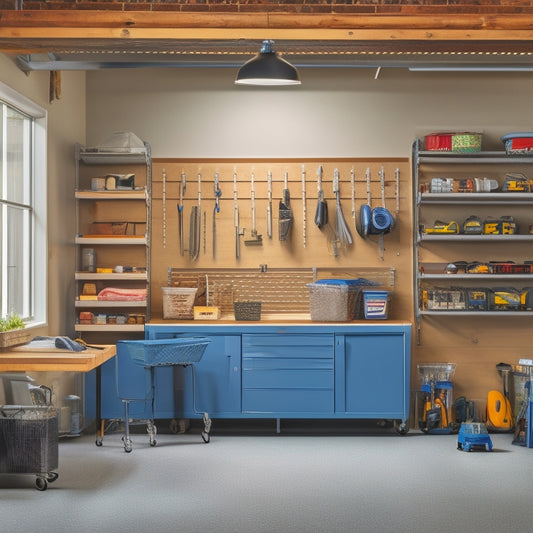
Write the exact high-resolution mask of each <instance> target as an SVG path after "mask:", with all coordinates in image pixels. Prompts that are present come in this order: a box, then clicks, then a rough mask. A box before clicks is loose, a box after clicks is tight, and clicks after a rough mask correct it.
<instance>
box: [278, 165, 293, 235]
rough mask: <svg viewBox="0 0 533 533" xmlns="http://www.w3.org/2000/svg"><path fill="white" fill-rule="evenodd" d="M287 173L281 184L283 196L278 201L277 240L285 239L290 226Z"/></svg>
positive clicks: (289, 197)
mask: <svg viewBox="0 0 533 533" xmlns="http://www.w3.org/2000/svg"><path fill="white" fill-rule="evenodd" d="M288 181H289V174H288V172H285V176H284V185H283V197H282V199H281V200H280V201H279V219H278V230H279V240H280V241H285V240H287V236H288V234H289V232H290V230H291V227H292V219H293V215H292V209H291V195H290V192H289V186H288Z"/></svg>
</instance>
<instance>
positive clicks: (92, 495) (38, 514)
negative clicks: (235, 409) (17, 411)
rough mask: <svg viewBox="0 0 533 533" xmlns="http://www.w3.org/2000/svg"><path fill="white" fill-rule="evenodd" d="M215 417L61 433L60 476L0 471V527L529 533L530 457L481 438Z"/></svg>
mask: <svg viewBox="0 0 533 533" xmlns="http://www.w3.org/2000/svg"><path fill="white" fill-rule="evenodd" d="M216 424H217V422H216V421H215V422H214V427H213V435H212V437H211V442H210V443H209V444H204V443H203V441H202V439H201V437H200V435H199V433H198V432H197V431H196V430H195V429H194V428H193V430H192V431H191V432H190V433H187V434H179V435H173V434H169V433H167V434H159V435H158V440H157V446H155V447H150V446H149V444H148V437H147V436H146V435H144V434H134V435H133V451H132V452H131V453H129V454H127V453H125V452H124V450H123V447H122V442H121V434H120V433H118V432H117V433H113V434H110V435H106V437H105V439H104V443H103V446H102V447H96V446H95V439H94V436H93V435H92V434H87V435H84V436H82V437H79V438H73V439H61V440H60V444H59V463H60V464H59V470H58V471H59V478H58V479H57V481H55V482H54V483H51V484H50V485H49V486H48V489H47V490H46V491H43V492H40V491H37V490H35V489H34V488H33V487H34V480H35V477H34V476H32V475H11V474H9V475H7V474H4V475H0V509H1V512H0V521H1V522H0V524H1V525H0V531H2V532H4V533H5V532H12V531H13V532H14V531H21V530H22V531H33V530H35V531H39V532H40V533H42V532H69V533H71V532H79V533H84V532H89V531H91V532H94V531H98V530H100V531H109V532H113V533H118V532H130V533H136V532H166V531H176V532H178V531H179V532H182V533H189V532H190V533H192V532H207V531H213V532H228V533H230V532H232V533H235V532H254V533H255V532H265V533H266V532H274V531H275V532H282V533H284V532H287V533H289V532H298V533H299V532H332V533H333V532H358V533H366V532H378V533H388V532H391V533H392V532H394V533H403V532H431V533H441V532H442V533H450V532H456V531H457V532H459V531H460V532H465V533H477V532H479V533H481V532H483V533H491V532H498V533H499V532H503V531H512V532H520V533H522V532H525V531H531V529H532V524H533V490H532V489H533V449H529V448H524V447H520V446H514V445H512V444H511V440H512V436H511V435H509V434H493V435H491V437H492V441H493V444H494V450H493V451H492V452H484V451H473V452H470V453H467V452H462V451H458V450H457V436H456V435H425V434H421V433H419V432H416V431H411V432H410V433H409V434H408V435H406V436H398V435H397V434H395V433H394V432H393V431H392V430H387V429H376V428H372V427H370V428H365V427H358V428H355V429H353V430H350V431H346V430H345V429H344V430H342V431H332V428H331V427H327V426H326V427H323V426H320V425H314V424H313V423H312V422H308V423H306V425H305V426H304V427H299V426H298V425H297V424H294V425H291V424H285V423H284V424H283V425H282V433H281V434H279V435H277V434H276V433H275V425H274V423H273V422H271V426H264V425H258V426H254V425H250V426H249V427H248V430H246V429H245V428H244V429H243V428H240V429H237V430H231V429H230V428H228V426H227V425H226V426H225V425H224V424H219V431H218V432H217V430H216Z"/></svg>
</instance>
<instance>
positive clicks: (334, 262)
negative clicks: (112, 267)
mask: <svg viewBox="0 0 533 533" xmlns="http://www.w3.org/2000/svg"><path fill="white" fill-rule="evenodd" d="M319 167H322V187H323V191H324V200H325V201H326V203H327V207H328V219H329V225H328V226H327V227H324V228H322V229H319V228H318V227H317V225H316V224H315V222H314V219H315V213H316V209H317V200H318V170H319ZM336 171H337V175H338V181H339V198H340V207H341V209H342V214H343V217H344V219H345V221H346V223H347V226H348V228H349V231H350V233H351V236H352V244H346V243H342V242H338V240H337V239H336V238H335V220H336V213H337V204H336V197H335V194H334V190H333V185H334V175H335V172H336ZM252 175H253V189H254V190H253V197H254V198H253V200H254V201H253V202H252ZM269 175H270V176H271V179H269ZM285 175H286V176H287V188H288V190H289V194H290V208H291V210H292V215H293V219H292V224H291V228H290V231H289V233H288V235H287V238H286V239H285V240H280V238H279V218H280V217H279V214H280V211H279V209H280V206H279V204H280V200H282V199H283V189H284V182H285ZM215 176H217V178H218V188H219V191H220V193H219V195H217V194H215ZM382 177H383V180H382ZM182 178H184V180H185V191H184V194H182V195H181V199H180V190H181V186H182ZM269 181H270V183H271V186H270V187H269ZM382 182H383V188H382ZM235 188H236V196H237V202H235V195H234V193H235V190H234V189H235ZM269 190H271V194H269ZM369 197H370V205H371V207H377V206H382V205H383V204H385V207H386V208H387V209H388V210H389V211H390V212H391V214H392V215H393V216H394V218H395V229H394V230H393V231H392V232H391V233H390V234H389V235H385V237H384V243H383V244H384V249H383V257H382V256H381V252H380V245H379V243H378V239H377V237H374V238H372V237H371V238H367V239H363V238H362V237H360V236H359V234H358V233H357V231H356V224H355V223H356V218H357V216H358V213H359V208H360V207H361V205H362V204H367V203H368V200H369ZM217 198H218V207H219V210H218V211H217V209H216V200H217ZM269 198H271V206H272V207H271V211H270V213H271V220H272V224H271V232H269V231H268V230H269V227H270V225H269V223H268V219H269V215H268V213H269V204H270V202H269ZM252 203H253V204H254V205H252ZM235 206H237V210H236V208H235ZM252 207H253V211H254V212H255V230H256V233H257V235H258V236H260V238H259V237H254V236H253V235H252V228H253V226H254V224H253V212H252ZM180 208H181V213H182V233H183V239H182V240H181V241H180V225H179V211H180ZM193 211H196V212H197V214H199V217H198V218H197V219H196V220H197V224H198V225H199V227H200V231H199V232H192V233H194V234H195V236H193V235H192V234H191V227H193V226H194V221H193V220H192V218H191V215H192V212H193ZM236 211H238V221H239V224H238V228H239V233H240V236H239V248H240V253H239V257H238V258H237V257H236V255H237V254H236V249H237V246H236V241H237V236H236V224H235V220H236V217H235V215H236ZM410 213H411V173H410V164H409V160H408V159H407V158H353V159H350V158H338V159H332V158H323V159H321V158H312V159H309V158H302V159H298V158H294V159H154V160H153V167H152V247H151V253H152V275H151V279H152V312H153V313H155V315H156V316H157V314H159V313H158V309H159V307H160V306H161V299H160V294H159V292H160V291H159V289H158V285H159V286H165V285H166V283H167V271H168V268H169V267H174V268H193V269H194V268H199V269H202V268H257V267H259V265H262V264H266V265H268V267H269V268H270V267H273V268H313V267H339V266H350V267H356V266H360V267H372V266H379V267H387V266H390V267H394V268H396V271H397V272H398V281H399V282H400V281H401V280H402V278H404V277H405V280H404V281H405V289H400V290H399V291H397V292H398V295H397V296H398V299H399V300H400V301H401V300H403V301H404V302H405V305H407V306H409V308H411V307H410V305H411V304H410V298H409V296H408V294H409V291H408V287H409V286H410V285H411V277H410V276H411V274H410V272H411V258H412V245H411V242H412V229H411V228H412V222H411V217H410ZM259 240H260V242H257V241H259ZM194 241H197V242H196V245H191V243H193V242H194ZM254 241H255V242H254ZM336 241H337V242H336ZM191 248H196V252H197V253H196V254H192V253H191ZM404 290H405V294H404V295H403V296H402V293H403V292H404ZM399 313H400V310H399ZM398 316H404V317H405V316H409V315H406V314H405V313H401V314H399V315H398Z"/></svg>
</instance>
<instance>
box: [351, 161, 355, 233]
mask: <svg viewBox="0 0 533 533" xmlns="http://www.w3.org/2000/svg"><path fill="white" fill-rule="evenodd" d="M350 184H351V186H352V218H353V223H354V225H355V222H356V214H355V171H354V169H353V167H352V169H351V170H350Z"/></svg>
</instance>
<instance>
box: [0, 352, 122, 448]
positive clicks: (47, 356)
mask: <svg viewBox="0 0 533 533" xmlns="http://www.w3.org/2000/svg"><path fill="white" fill-rule="evenodd" d="M116 353H117V347H116V346H115V345H114V344H106V345H101V349H96V348H87V350H84V351H83V352H71V351H67V350H41V349H29V348H28V347H27V346H26V345H24V344H22V345H20V346H15V347H14V348H12V349H10V350H8V351H5V352H0V372H90V371H91V370H95V369H96V444H97V446H100V445H101V444H102V438H103V424H102V417H101V398H102V382H101V377H102V374H101V365H102V364H104V363H105V362H106V361H107V360H109V359H111V358H112V357H114V356H115V355H116Z"/></svg>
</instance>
